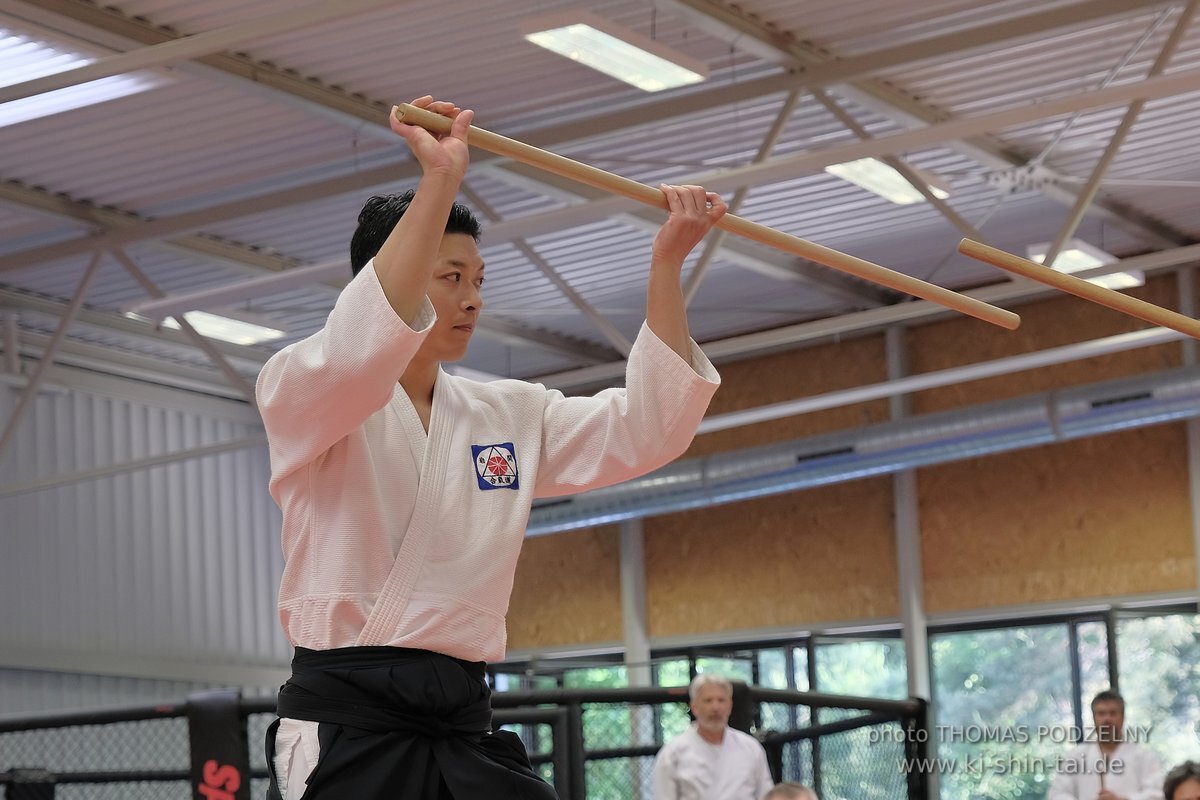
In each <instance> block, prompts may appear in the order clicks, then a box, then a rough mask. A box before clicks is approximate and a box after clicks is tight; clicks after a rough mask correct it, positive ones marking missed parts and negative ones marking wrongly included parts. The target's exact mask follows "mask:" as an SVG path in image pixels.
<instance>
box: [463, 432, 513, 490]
mask: <svg viewBox="0 0 1200 800" xmlns="http://www.w3.org/2000/svg"><path fill="white" fill-rule="evenodd" d="M471 455H473V456H474V457H475V477H476V478H478V479H479V488H480V489H519V488H520V486H521V482H520V480H519V477H520V476H518V475H517V452H516V449H515V448H514V447H513V443H512V442H500V443H499V444H473V445H471Z"/></svg>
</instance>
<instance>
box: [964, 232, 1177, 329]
mask: <svg viewBox="0 0 1200 800" xmlns="http://www.w3.org/2000/svg"><path fill="white" fill-rule="evenodd" d="M958 252H960V253H962V254H963V255H965V256H970V257H971V258H974V259H977V260H979V261H982V262H984V263H985V264H991V265H992V266H993V267H999V268H1000V269H1003V270H1006V271H1008V272H1012V273H1014V274H1017V275H1021V276H1022V277H1025V278H1029V279H1030V280H1035V281H1037V282H1038V283H1044V284H1046V285H1047V286H1053V287H1054V288H1055V289H1060V290H1062V291H1064V292H1067V293H1069V294H1073V295H1075V296H1076V297H1082V298H1083V299H1084V300H1091V301H1092V302H1093V303H1099V304H1100V305H1102V306H1107V307H1109V308H1111V309H1112V310H1114V311H1120V312H1122V313H1124V314H1128V315H1129V316H1131V317H1137V318H1138V319H1141V320H1145V321H1146V322H1152V323H1154V324H1155V325H1161V326H1163V327H1164V328H1170V329H1171V330H1175V331H1179V332H1180V333H1186V334H1187V335H1188V336H1191V337H1194V338H1196V339H1200V322H1197V321H1196V320H1194V319H1192V318H1191V317H1188V316H1185V315H1183V314H1180V313H1179V312H1177V311H1171V310H1170V309H1168V308H1163V307H1162V306H1156V305H1154V304H1153V303H1147V302H1146V301H1145V300H1139V299H1137V298H1136V297H1130V296H1129V295H1127V294H1121V293H1120V292H1114V291H1113V290H1112V289H1106V288H1105V287H1103V286H1097V285H1096V284H1094V283H1088V282H1087V281H1085V280H1082V279H1080V278H1076V277H1074V276H1073V275H1067V274H1066V273H1063V272H1059V271H1058V270H1056V269H1052V268H1050V267H1047V266H1045V265H1044V264H1039V263H1037V262H1036V261H1030V260H1029V259H1027V258H1021V257H1020V256H1014V255H1013V254H1012V253H1009V252H1007V251H1005V250H1000V249H997V248H995V247H990V246H988V245H986V244H983V243H982V242H977V241H975V240H974V239H963V240H962V241H961V242H959V243H958Z"/></svg>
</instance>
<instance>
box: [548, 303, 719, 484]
mask: <svg viewBox="0 0 1200 800" xmlns="http://www.w3.org/2000/svg"><path fill="white" fill-rule="evenodd" d="M691 347H692V363H691V364H688V363H687V362H686V361H684V360H683V359H682V358H680V357H679V355H678V354H676V353H675V351H674V350H672V349H671V348H670V347H668V346H667V345H666V344H664V343H663V341H662V340H661V339H659V338H658V337H657V336H655V335H654V332H653V331H651V330H650V328H649V326H647V325H645V324H643V325H642V329H641V331H640V332H639V334H638V337H637V341H635V342H634V345H633V350H632V351H631V352H630V354H629V361H628V363H627V365H626V371H625V388H624V389H605V390H604V391H602V392H600V393H599V394H597V395H595V396H593V397H564V396H563V394H562V393H561V392H558V391H550V392H548V393H547V398H546V404H545V410H544V412H543V416H542V458H541V465H540V467H539V469H538V476H537V484H536V486H535V488H534V494H535V496H537V497H553V496H556V495H563V494H572V493H574V492H579V491H583V490H586V489H598V488H600V487H602V486H609V485H611V484H614V483H620V482H621V481H625V480H629V479H630V478H636V477H638V476H639V475H644V474H646V473H647V472H650V471H652V470H655V469H657V468H658V467H661V466H662V465H664V464H666V463H668V462H670V461H671V460H672V459H674V458H677V457H678V456H679V455H681V454H682V453H683V452H684V451H685V450H687V448H688V445H689V444H691V442H692V438H693V437H694V436H695V435H696V427H697V426H698V425H699V424H700V420H702V419H703V418H704V412H705V410H707V408H708V402H709V400H711V399H712V396H713V394H714V393H715V392H716V391H717V387H718V386H720V382H721V378H720V376H719V375H717V371H716V370H715V369H714V368H713V365H712V364H711V363H710V362H709V360H708V358H706V357H705V355H704V353H703V352H702V351H701V350H700V348H699V347H698V346H697V345H696V343H695V342H692V343H691ZM693 364H694V365H695V368H694V369H693V367H692V365H693Z"/></svg>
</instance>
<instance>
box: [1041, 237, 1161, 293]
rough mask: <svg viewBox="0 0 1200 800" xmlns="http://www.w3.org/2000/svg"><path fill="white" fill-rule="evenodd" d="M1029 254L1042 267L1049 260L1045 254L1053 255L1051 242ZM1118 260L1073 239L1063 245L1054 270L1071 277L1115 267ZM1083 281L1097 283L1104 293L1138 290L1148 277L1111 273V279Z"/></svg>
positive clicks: (1109, 277) (1142, 273)
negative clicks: (1051, 253)
mask: <svg viewBox="0 0 1200 800" xmlns="http://www.w3.org/2000/svg"><path fill="white" fill-rule="evenodd" d="M1027 252H1028V253H1029V260H1030V261H1036V262H1038V263H1039V264H1041V263H1043V262H1044V261H1045V260H1046V253H1048V252H1050V242H1040V243H1038V244H1031V245H1029V248H1028V251H1027ZM1117 260H1118V259H1117V257H1116V256H1114V255H1113V254H1112V253H1106V252H1104V251H1103V250H1101V249H1100V248H1099V247H1093V246H1092V245H1090V244H1088V243H1087V242H1085V241H1083V240H1082V239H1072V240H1070V241H1069V242H1067V243H1066V244H1065V245H1063V249H1062V251H1061V252H1060V253H1059V254H1058V257H1057V258H1055V259H1054V264H1053V265H1052V266H1053V267H1054V269H1056V270H1058V271H1059V272H1065V273H1067V274H1068V275H1069V274H1071V273H1072V272H1083V271H1084V270H1089V269H1095V268H1096V267H1103V266H1105V265H1106V264H1115V263H1117ZM1084 280H1086V281H1087V282H1088V283H1094V284H1096V285H1097V286H1103V287H1104V288H1105V289H1114V290H1120V289H1132V288H1134V287H1135V286H1142V285H1144V284H1145V283H1146V273H1144V272H1142V271H1141V270H1130V271H1129V272H1110V273H1109V274H1108V275H1098V276H1096V277H1094V278H1085V279H1084Z"/></svg>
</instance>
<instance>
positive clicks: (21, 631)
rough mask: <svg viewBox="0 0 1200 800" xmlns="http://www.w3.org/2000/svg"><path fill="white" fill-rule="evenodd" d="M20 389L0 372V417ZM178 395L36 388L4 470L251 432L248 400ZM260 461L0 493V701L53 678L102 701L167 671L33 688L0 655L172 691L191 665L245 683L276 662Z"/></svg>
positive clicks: (272, 568)
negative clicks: (198, 403) (198, 405)
mask: <svg viewBox="0 0 1200 800" xmlns="http://www.w3.org/2000/svg"><path fill="white" fill-rule="evenodd" d="M134 396H136V395H134ZM17 397H18V390H17V389H14V388H11V387H7V386H0V423H3V422H4V421H7V419H8V417H9V415H10V414H11V413H12V410H13V408H14V407H15V404H16V400H17ZM181 397H183V398H184V400H183V402H180V403H176V404H174V405H172V404H169V403H158V402H156V403H154V404H151V403H143V402H137V401H136V400H133V399H129V396H128V395H127V396H126V397H117V396H108V395H106V394H100V393H90V392H85V391H80V390H52V391H48V392H42V393H39V396H38V397H37V399H36V400H35V401H34V403H33V404H32V405H31V407H30V408H29V409H28V411H27V412H26V414H25V415H24V417H23V418H22V420H21V422H20V427H19V429H18V431H17V435H16V437H15V438H14V441H13V442H11V444H10V445H9V447H8V449H7V451H6V452H5V453H3V454H2V455H0V485H10V484H13V483H18V482H22V481H28V480H31V479H35V478H43V477H48V476H54V475H61V474H64V473H71V472H75V471H78V470H84V469H91V468H96V467H103V466H107V465H111V464H120V463H123V462H127V461H129V460H132V459H138V458H144V457H147V456H154V455H160V454H164V453H170V452H175V451H179V450H184V449H187V448H194V447H199V446H202V445H210V444H215V443H219V442H223V441H228V440H233V439H239V438H243V437H247V436H252V435H255V434H258V433H261V426H260V425H258V424H256V423H255V422H253V421H252V420H253V419H254V417H253V416H251V415H248V414H247V413H246V410H245V408H244V407H238V406H237V405H235V404H229V409H230V412H231V413H229V414H222V413H220V410H219V409H218V408H214V405H216V406H219V405H220V404H219V403H218V404H213V403H211V402H210V403H207V404H206V405H204V406H202V407H204V409H205V410H204V413H199V412H197V411H194V410H189V409H188V408H187V403H186V396H183V395H181ZM268 476H269V461H268V455H267V451H266V448H265V446H259V447H254V448H245V449H241V450H236V451H231V452H226V453H222V454H219V455H212V456H205V457H202V458H191V459H188V460H183V461H178V462H175V463H171V464H167V465H163V466H158V467H154V468H150V469H142V470H137V471H132V472H126V473H122V474H116V475H110V476H107V477H103V478H98V479H92V480H85V481H81V482H78V483H73V484H69V485H64V486H58V487H55V488H50V489H44V490H41V491H34V492H25V493H22V494H16V495H13V496H9V497H3V498H0V713H2V712H4V711H6V710H8V709H11V708H16V707H21V708H26V707H27V706H28V703H16V701H13V700H12V698H13V697H14V696H20V695H21V693H22V692H23V691H25V692H28V693H29V695H30V698H32V700H31V702H33V703H34V704H35V705H37V704H45V703H51V705H50V706H47V707H61V706H60V705H59V704H58V703H57V702H51V701H52V697H51V695H53V694H54V693H55V692H60V691H61V692H64V694H62V699H63V700H65V701H70V700H72V699H74V700H79V701H87V703H86V704H94V703H95V702H105V703H107V702H108V700H107V699H106V698H108V697H109V696H112V697H126V696H128V691H126V689H120V688H114V687H126V686H130V685H135V684H136V686H137V687H138V688H137V689H136V691H134V694H135V695H137V696H138V697H141V696H142V694H141V692H142V690H143V689H145V688H146V687H147V686H150V687H152V689H151V690H150V693H151V694H154V693H156V692H158V691H159V689H158V688H153V687H158V684H160V683H164V682H162V681H158V682H155V681H150V683H145V682H144V681H143V682H142V683H137V682H135V684H125V683H122V682H121V681H120V680H119V679H116V678H107V679H96V680H97V681H98V683H96V684H95V687H94V688H95V689H96V691H90V690H89V691H84V690H83V689H80V690H79V691H78V692H75V693H74V694H72V692H73V691H74V690H71V689H66V688H61V687H60V688H57V689H53V690H51V689H46V690H42V689H37V690H35V689H33V688H30V687H31V686H32V684H30V683H29V680H30V679H29V678H28V677H27V676H26V677H20V676H22V675H25V673H22V672H20V671H19V670H18V671H14V670H8V671H5V670H3V668H4V667H10V668H11V667H21V668H25V669H28V668H34V669H36V667H37V666H38V665H39V663H44V664H45V665H46V666H48V667H52V668H55V669H58V670H67V671H71V672H79V673H88V672H102V673H107V674H109V675H128V676H137V677H140V678H150V679H152V678H155V677H164V678H172V679H175V682H172V683H171V685H170V687H168V688H170V689H171V690H172V691H173V690H174V687H175V686H176V685H178V686H184V685H187V682H188V681H190V682H192V683H196V684H200V683H204V684H211V685H221V684H234V685H242V684H245V683H246V681H247V676H253V675H255V674H258V673H255V672H254V669H256V668H261V667H266V668H268V670H267V671H264V672H263V673H262V674H263V675H265V676H269V675H270V674H271V673H270V671H269V670H270V669H281V668H284V667H286V664H287V661H288V659H289V657H290V650H289V648H288V646H287V644H286V642H285V640H284V638H283V635H282V633H281V632H280V629H279V624H278V621H277V617H276V610H275V607H276V606H275V598H276V590H277V587H278V584H279V575H280V572H281V569H282V555H281V553H280V547H279V525H280V516H279V511H278V509H277V508H276V507H275V505H274V503H273V501H272V500H271V498H270V496H269V494H268V493H267V479H268ZM100 665H102V666H100ZM14 676H16V677H14ZM45 680H46V681H48V683H47V684H46V685H47V686H50V685H59V684H62V682H63V681H67V683H68V684H69V683H70V681H69V680H68V679H67V678H64V677H61V675H60V676H59V677H52V678H45ZM80 680H83V679H82V678H81V679H80ZM180 680H182V681H184V682H182V683H179V682H178V681H180ZM265 682H266V681H263V682H262V683H265ZM262 683H260V684H259V685H262ZM143 684H145V685H143ZM22 686H24V687H26V688H25V689H22V688H21V687H22ZM47 692H49V693H50V694H47ZM39 697H40V698H42V700H37V698H39Z"/></svg>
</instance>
